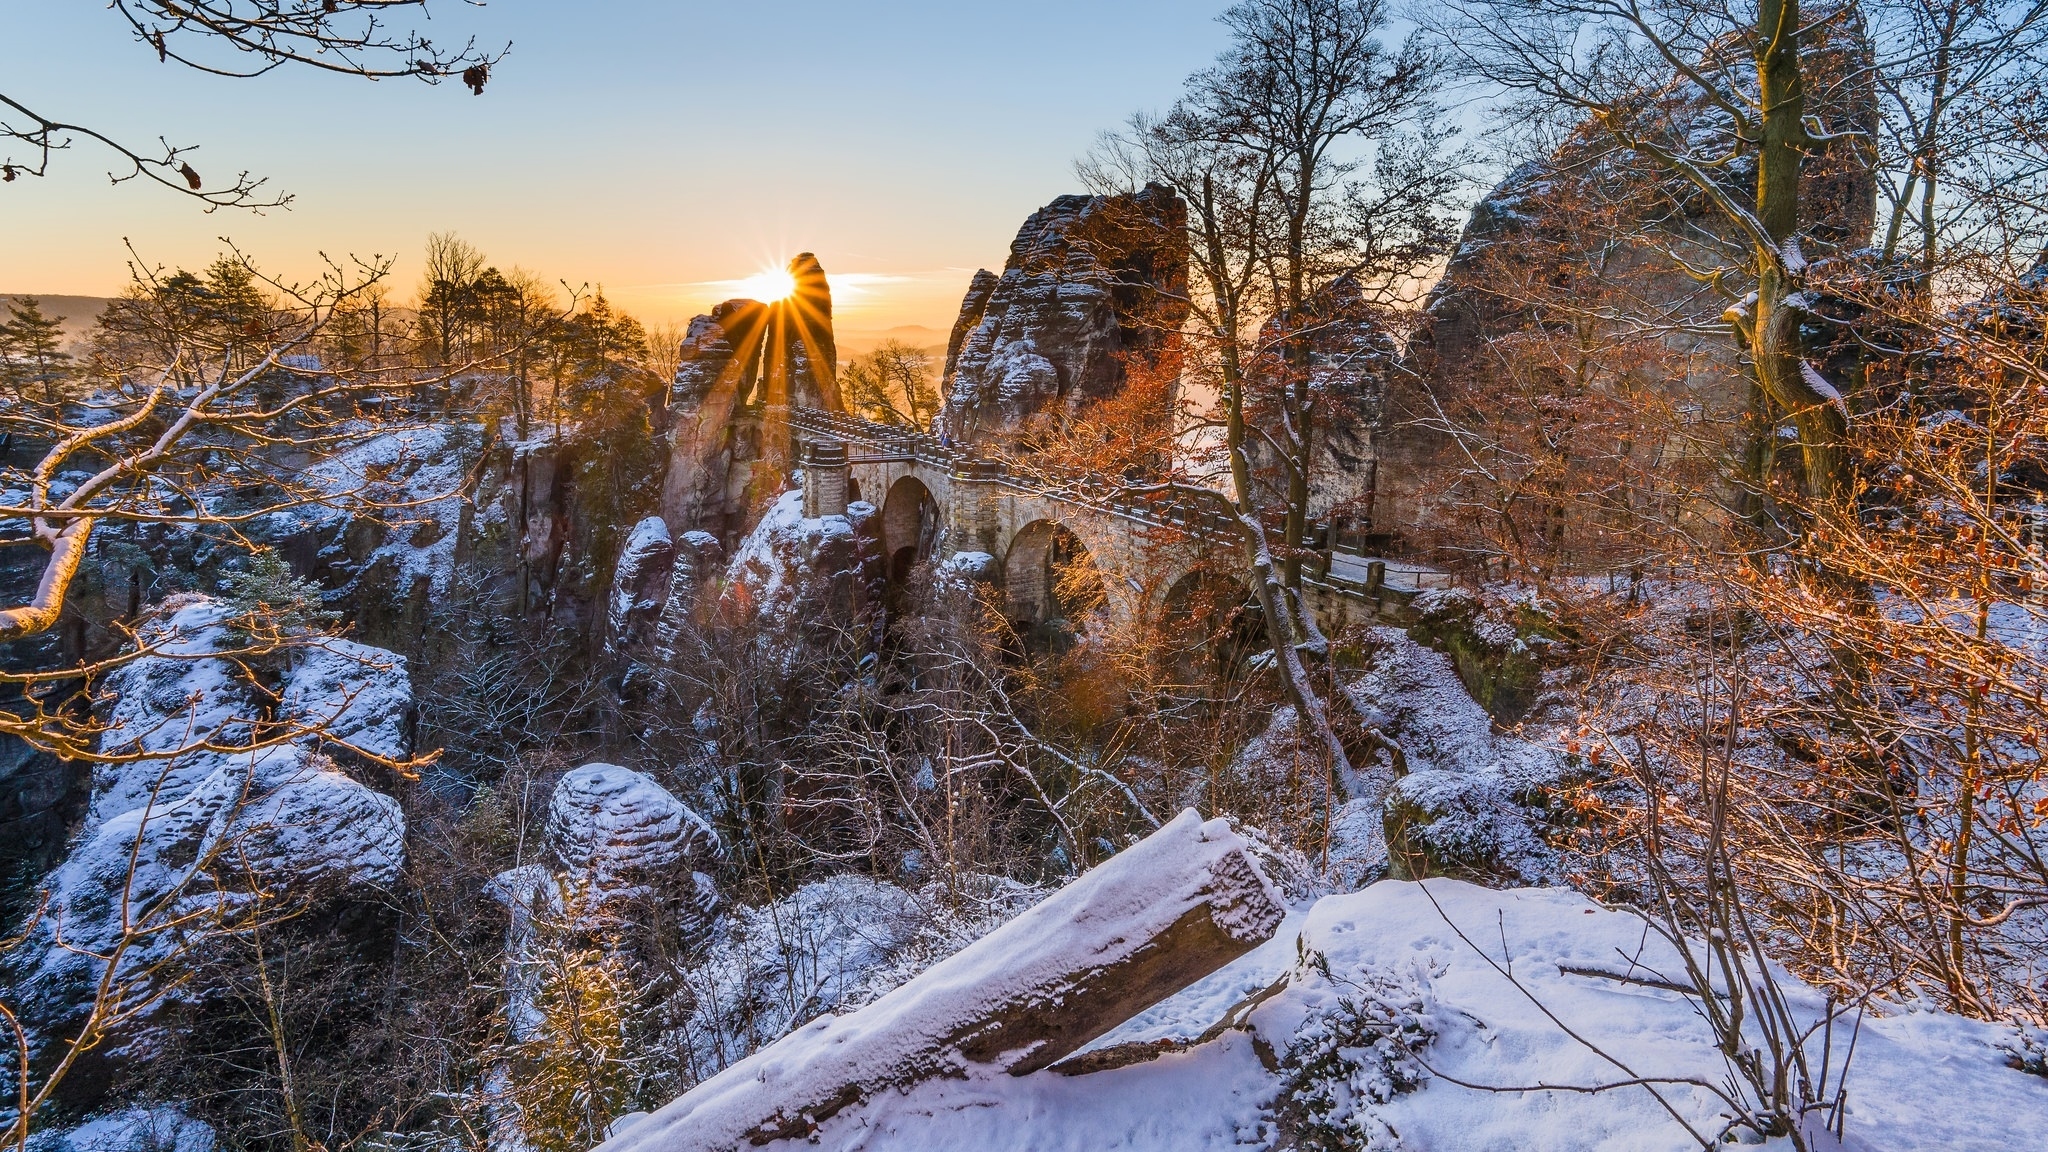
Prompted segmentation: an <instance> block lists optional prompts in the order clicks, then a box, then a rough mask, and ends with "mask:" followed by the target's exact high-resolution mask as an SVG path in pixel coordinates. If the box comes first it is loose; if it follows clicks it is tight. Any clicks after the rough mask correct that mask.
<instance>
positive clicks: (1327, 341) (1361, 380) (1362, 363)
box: [1248, 275, 1401, 523]
mask: <svg viewBox="0 0 2048 1152" xmlns="http://www.w3.org/2000/svg"><path fill="white" fill-rule="evenodd" d="M1389 319H1390V317H1389V316H1388V314H1387V311H1386V309H1385V308H1383V307H1382V306H1380V305H1377V304H1375V303H1374V302H1373V301H1372V299H1371V298H1370V297H1369V296H1368V294H1367V293H1366V291H1365V289H1364V286H1363V285H1362V284H1360V283H1359V281H1358V278H1357V277H1355V276H1349V275H1346V276H1340V277H1338V278H1337V279H1336V280H1334V281H1331V282H1330V283H1329V284H1327V285H1325V286H1324V287H1323V288H1322V289H1321V290H1320V291H1318V292H1317V293H1315V295H1313V296H1311V297H1310V298H1309V300H1308V301H1307V303H1306V306H1305V307H1304V308H1303V309H1302V317H1301V330H1302V337H1303V340H1304V341H1305V342H1306V344H1307V346H1308V362H1307V372H1308V374H1309V379H1310V382H1311V384H1312V386H1313V387H1314V388H1315V389H1316V391H1317V392H1318V393H1320V394H1321V396H1322V397H1323V400H1322V404H1321V410H1322V412H1323V416H1322V420H1321V423H1320V424H1319V425H1318V426H1317V427H1316V428H1315V430H1314V433H1313V434H1314V437H1315V470H1314V476H1315V482H1314V485H1313V487H1312V489H1311V491H1310V493H1309V514H1310V516H1312V517H1314V518H1316V519H1329V520H1332V521H1333V522H1339V523H1349V522H1352V521H1358V520H1362V519H1364V518H1365V517H1366V516H1367V515H1368V513H1369V509H1370V503H1371V498H1372V492H1373V486H1374V482H1375V475H1376V470H1377V466H1378V452H1379V446H1378V439H1379V435H1380V427H1381V423H1382V420H1383V417H1384V414H1385V411H1384V410H1385V404H1386V397H1387V390H1388V386H1389V384H1390V382H1391V380H1392V379H1393V376H1394V375H1395V373H1396V371H1397V365H1398V364H1399V363H1400V359H1401V343H1400V341H1399V340H1398V339H1396V337H1395V334H1394V329H1393V328H1392V327H1391V326H1390V324H1389ZM1281 336H1282V333H1281V329H1280V327H1279V325H1278V322H1277V321H1274V322H1269V323H1268V325H1267V328H1266V332H1265V333H1264V334H1263V336H1262V339H1261V340H1260V344H1261V346H1263V347H1265V348H1267V349H1270V350H1271V351H1269V352H1268V354H1267V355H1266V356H1263V357H1261V358H1260V360H1259V361H1258V362H1257V363H1256V364H1255V365H1254V371H1256V372H1259V373H1261V374H1265V375H1268V376H1271V377H1276V378H1279V379H1286V378H1287V374H1289V373H1291V372H1295V371H1299V369H1295V368H1293V367H1291V366H1289V365H1288V364H1287V363H1286V362H1285V359H1284V357H1283V355H1282V354H1281ZM1248 415H1249V416H1250V418H1251V419H1254V420H1261V421H1263V420H1268V419H1270V420H1273V421H1275V422H1276V423H1277V422H1278V421H1279V419H1280V417H1279V415H1278V414H1277V413H1264V412H1259V411H1256V410H1255V411H1253V412H1251V413H1249V414H1248ZM1251 443H1252V450H1253V454H1254V458H1255V460H1258V459H1260V458H1262V457H1267V456H1269V453H1268V452H1267V451H1266V447H1265V442H1264V441H1263V440H1257V439H1254V440H1253V441H1252V442H1251ZM1267 462H1268V463H1277V462H1274V461H1270V460H1268V461H1267Z"/></svg>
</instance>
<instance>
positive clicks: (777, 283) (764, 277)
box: [734, 268, 796, 304]
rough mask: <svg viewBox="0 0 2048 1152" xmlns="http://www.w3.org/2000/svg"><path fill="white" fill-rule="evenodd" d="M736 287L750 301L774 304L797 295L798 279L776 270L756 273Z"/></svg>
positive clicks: (783, 271) (782, 270) (786, 272)
mask: <svg viewBox="0 0 2048 1152" xmlns="http://www.w3.org/2000/svg"><path fill="white" fill-rule="evenodd" d="M734 287H736V288H738V289H739V294H740V295H741V296H744V297H746V298H748V299H750V300H759V301H760V302H762V303H763V304H773V303H774V302H776V301H777V300H782V299H786V298H788V297H790V296H792V295H794V294H795V293H796V277H794V276H791V275H790V274H789V272H788V271H787V270H785V269H782V268H775V269H771V270H769V271H766V272H756V273H754V274H753V275H752V276H749V277H747V278H746V279H744V280H741V281H739V282H738V283H737V284H735V285H734Z"/></svg>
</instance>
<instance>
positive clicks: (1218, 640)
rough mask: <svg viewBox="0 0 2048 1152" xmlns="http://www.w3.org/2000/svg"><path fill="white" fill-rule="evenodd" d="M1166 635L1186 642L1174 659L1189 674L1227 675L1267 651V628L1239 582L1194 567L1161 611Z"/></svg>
mask: <svg viewBox="0 0 2048 1152" xmlns="http://www.w3.org/2000/svg"><path fill="white" fill-rule="evenodd" d="M1161 615H1162V623H1163V624H1164V625H1165V630H1166V634H1167V635H1169V636H1174V637H1185V644H1184V646H1183V647H1182V648H1181V650H1180V651H1179V652H1177V653H1176V654H1175V658H1176V659H1177V661H1179V663H1180V664H1181V666H1182V667H1183V668H1184V669H1185V670H1187V671H1194V670H1197V669H1199V668H1204V667H1206V668H1207V669H1208V670H1210V671H1213V672H1216V673H1218V674H1225V675H1227V674H1229V673H1230V672H1231V671H1233V670H1234V669H1235V668H1236V667H1237V666H1239V665H1241V664H1242V662H1243V661H1244V660H1245V659H1246V658H1247V657H1249V656H1251V655H1254V654H1256V653H1258V652H1263V651H1265V649H1266V647H1267V643H1266V625H1265V621H1264V619H1263V618H1262V616H1261V614H1260V611H1259V605H1258V601H1257V599H1255V598H1254V597H1253V596H1252V591H1251V586H1250V585H1249V584H1247V583H1246V582H1245V581H1244V580H1243V578H1241V577H1239V576H1237V575H1235V574H1231V573H1226V572H1220V571H1217V570H1215V569H1213V568H1206V567H1197V568H1195V569H1193V570H1192V571H1189V572H1187V573H1185V574H1184V575H1182V576H1181V577H1180V579H1178V580H1175V581H1174V582H1173V583H1172V585H1170V586H1169V587H1168V588H1167V590H1166V596H1165V600H1164V602H1163V603H1162V605H1161Z"/></svg>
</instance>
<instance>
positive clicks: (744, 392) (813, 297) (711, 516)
mask: <svg viewBox="0 0 2048 1152" xmlns="http://www.w3.org/2000/svg"><path fill="white" fill-rule="evenodd" d="M789 274H790V278H791V279H792V280H793V281H794V282H795V290H794V291H792V292H791V293H790V295H789V296H787V297H786V298H784V299H781V300H777V301H773V302H771V303H766V304H764V303H761V302H759V301H755V300H728V301H726V302H725V303H723V304H720V305H719V306H718V307H716V308H714V309H712V310H711V312H710V314H709V315H705V316H698V317H696V318H695V319H693V320H691V321H690V327H689V331H688V335H687V336H686V337H685V339H684V341H683V346H682V363H681V366H680V367H678V368H677V370H676V378H675V383H674V387H673V388H672V389H671V391H670V394H669V448H670V456H669V468H668V477H667V480H666V483H665V485H664V488H663V491H662V499H661V515H662V519H663V520H665V521H667V523H668V526H669V529H670V531H671V532H672V533H674V534H676V535H681V534H682V533H684V532H687V531H690V530H693V529H694V530H701V531H705V532H709V533H711V534H712V535H714V536H716V537H718V538H719V540H720V542H722V543H724V544H726V545H728V546H730V545H732V544H734V543H736V542H737V540H738V539H739V537H740V535H741V534H742V533H743V532H744V531H745V530H746V528H747V526H748V520H749V518H750V515H751V514H752V513H753V512H754V510H755V509H756V508H757V507H758V506H759V504H760V503H761V502H762V501H763V500H764V499H765V498H766V496H767V494H769V493H773V492H775V491H777V490H778V489H779V488H780V487H781V482H782V480H783V479H784V478H785V474H786V471H787V469H788V467H789V466H790V465H791V463H792V451H791V444H790V443H789V440H788V432H787V429H786V428H785V427H784V426H782V425H781V424H780V423H779V422H778V421H775V420H772V419H765V420H764V419H763V416H764V409H766V410H772V409H775V408H779V407H782V406H786V405H794V406H798V407H805V408H822V409H825V410H826V411H830V412H840V411H844V410H845V405H844V403H843V402H842V400H841V398H840V395H839V386H838V382H837V377H838V365H839V360H838V347H837V343H836V341H835V339H834V337H833V333H832V287H831V284H830V283H829V282H828V280H827V279H826V276H825V270H824V268H823V267H822V266H821V265H820V264H819V263H818V258H817V257H816V256H814V255H812V254H811V253H809V252H804V253H800V254H799V255H797V256H796V257H795V258H794V259H792V260H791V261H790V262H789Z"/></svg>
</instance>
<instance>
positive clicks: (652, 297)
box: [0, 0, 1223, 329]
mask: <svg viewBox="0 0 2048 1152" xmlns="http://www.w3.org/2000/svg"><path fill="white" fill-rule="evenodd" d="M1222 6H1223V0H1031V2H1029V3H1023V2H1018V3H996V2H991V0H951V2H938V0H876V2H870V3H862V4H857V5H856V4H848V3H845V2H844V0H745V2H732V3H705V2H702V0H602V2H600V3H568V2H561V0H558V2H554V3H548V2H543V0H491V2H490V3H489V5H488V6H486V7H480V8H479V7H474V6H471V5H468V4H462V3H456V2H454V0H441V2H440V3H437V4H435V5H434V6H433V7H432V8H431V9H430V11H431V13H432V15H433V17H434V19H433V22H432V25H431V31H430V34H431V35H433V36H434V38H435V39H436V40H438V41H441V42H444V43H446V42H449V41H454V40H457V39H458V38H459V37H460V36H463V35H467V34H470V33H474V34H475V35H476V36H477V38H478V40H479V41H480V42H482V43H486V44H489V43H500V44H501V43H503V42H504V41H507V40H510V41H511V42H512V53H511V55H510V56H508V57H507V58H506V59H505V61H504V62H503V64H502V65H500V66H499V68H498V69H497V71H496V73H495V75H494V77H493V79H492V81H491V83H490V85H489V87H488V88H487V89H486V90H485V92H484V94H483V95H482V96H480V97H479V96H472V95H471V94H470V93H469V92H468V91H467V90H466V89H464V88H463V87H462V86H461V85H459V84H452V83H451V84H445V85H443V86H441V87H438V88H429V87H426V86H424V85H421V84H419V83H416V82H407V81H384V82H381V83H374V84H373V83H370V82H367V81H363V80H359V79H353V78H347V77H337V76H321V75H314V74H308V73H299V74H274V75H271V76H267V77H263V78H260V79H256V80H227V79H219V78H213V77H207V76H201V75H197V74H193V73H191V72H188V71H186V70H184V69H182V68H179V67H178V66H176V65H174V64H173V65H163V64H159V63H158V62H157V60H156V59H155V56H154V54H153V53H152V52H150V51H148V50H147V49H146V48H144V47H142V46H140V45H138V44H136V43H134V42H132V40H131V39H130V36H129V34H128V33H127V31H126V30H125V28H124V26H123V24H122V21H121V18H120V16H119V15H118V14H117V13H114V12H111V11H108V10H107V9H106V8H105V7H104V6H103V5H100V4H92V3H56V2H53V0H0V30H4V35H0V91H4V92H6V93H7V94H8V95H10V96H12V97H14V98H15V99H17V100H20V101H21V102H22V103H24V104H27V105H28V106H30V107H32V108H35V109H37V110H38V111H40V112H43V113H44V114H45V115H50V116H54V117H58V118H62V119H68V120H73V121H77V122H80V123H85V124H89V125H92V126H93V127H95V128H99V129H101V130H103V131H106V132H108V133H109V134H110V135H115V136H117V137H120V138H122V139H125V140H128V141H133V142H137V144H138V146H139V145H141V144H144V143H149V142H154V141H155V140H156V138H157V137H158V136H159V135H162V136H165V137H168V138H170V139H171V140H172V141H174V142H178V143H198V144H201V145H203V147H202V148H201V150H200V151H199V152H198V153H196V154H195V155H194V157H193V163H194V166H195V167H197V168H198V169H199V171H200V172H201V174H202V175H203V176H205V177H207V178H208V181H209V183H210V184H218V183H221V182H224V181H227V180H229V179H230V178H231V177H232V175H233V173H234V172H235V171H237V170H240V169H243V168H248V169H250V170H252V171H254V172H256V173H258V174H261V175H265V176H268V177H270V178H271V180H272V181H273V183H274V184H276V185H277V186H279V187H281V188H282V189H283V190H285V191H288V192H291V193H293V194H294V195H295V196H296V200H295V202H294V203H293V204H292V206H291V207H290V209H289V210H285V211H277V212H271V213H268V214H266V215H261V216H255V215H250V214H248V213H246V212H227V211H223V212H218V213H215V214H212V215H206V214H204V213H202V212H201V211H200V210H199V207H198V205H196V204H195V203H193V202H191V201H188V200H186V199H184V198H183V197H180V196H176V195H173V194H171V193H169V192H166V191H163V190H161V189H158V188H154V187H150V186H145V185H142V184H126V185H121V186H119V187H110V186H109V185H108V181H107V179H106V175H105V173H106V171H107V170H108V168H109V167H110V163H111V162H110V159H109V157H108V156H107V155H106V154H104V153H102V152H98V151H95V150H94V148H92V147H90V146H88V145H86V144H80V145H78V146H77V148H75V149H74V150H73V152H72V153H71V154H70V155H68V156H65V157H62V158H60V160H59V161H58V163H57V165H56V169H55V171H54V173H53V174H52V175H51V176H50V177H48V178H46V179H42V180H17V181H15V182H14V183H11V184H7V185H0V205H4V209H0V211H4V219H5V220H6V221H7V226H6V227H5V228H4V229H0V292H42V293H51V294H55V293H69V294H84V295H108V294H112V293H113V292H115V291H117V290H119V288H120V286H121V285H122V284H123V283H124V282H125V279H126V271H125V260H126V259H127V256H126V252H125V249H124V247H123V238H124V237H126V238H128V239H130V240H132V241H133V242H134V244H135V247H136V249H137V250H138V251H139V252H140V253H141V254H142V256H143V257H144V258H145V259H146V260H148V261H150V262H152V263H158V264H164V265H186V266H196V265H200V264H203V263H204V262H206V261H207V260H208V259H209V258H210V257H211V255H212V254H213V253H214V252H216V251H218V250H219V248H220V243H219V240H218V238H219V237H222V236H227V237H231V238H233V239H234V240H235V241H236V242H237V243H238V244H240V245H241V246H242V247H243V248H245V249H246V250H247V251H249V252H251V253H252V254H253V255H255V256H256V257H257V258H258V259H259V260H260V261H261V262H263V263H264V264H265V266H266V267H272V268H278V269H285V270H296V269H303V268H308V267H310V266H311V263H312V261H313V259H314V256H315V254H316V253H317V252H320V251H325V252H328V253H330V254H336V255H339V254H343V253H349V252H355V253H364V254H367V253H385V254H396V255H398V256H399V257H400V261H399V265H398V269H397V274H396V279H397V283H398V286H399V291H400V294H401V295H405V296H410V295H411V293H412V290H413V287H414V285H415V284H416V282H417V279H418V272H419V265H418V263H417V255H418V252H419V250H420V247H421V242H422V240H423V238H424V237H425V235H426V234H427V233H428V232H430V231H434V230H441V229H453V230H454V231H456V232H458V233H460V234H461V235H462V236H463V237H464V238H465V239H468V240H469V241H471V242H472V243H474V244H476V245H477V246H478V247H479V248H481V249H482V250H483V251H484V252H485V253H486V254H487V255H488V256H489V257H490V258H491V259H492V260H493V261H494V262H496V263H499V264H501V265H512V264H517V265H521V266H524V267H526V268H530V269H533V270H535V271H538V272H541V273H543V274H545V275H547V276H549V277H551V278H564V279H567V280H569V281H570V282H572V283H577V282H585V281H587V282H589V283H592V284H600V283H601V284H602V285H603V286H604V288H605V290H606V292H607V294H608V295H610V296H611V297H612V298H613V299H614V300H615V301H616V302H617V303H619V304H620V305H622V306H623V307H625V308H627V309H628V310H630V311H632V312H634V313H635V314H636V315H639V316H641V317H642V318H643V319H646V320H650V321H661V320H679V319H684V318H687V317H688V316H689V315H691V314H693V313H696V312H699V311H702V310H704V309H705V308H706V307H707V306H708V305H710V304H712V303H714V302H716V301H717V300H720V299H723V298H725V297H727V296H729V295H731V294H732V289H731V283H732V282H735V281H739V280H741V279H743V278H745V277H747V276H749V275H752V274H755V273H757V272H759V271H760V270H761V269H763V268H764V267H768V266H772V265H779V264H780V263H781V262H782V261H783V260H785V259H787V257H788V256H789V255H791V254H793V253H795V252H798V251H801V250H805V249H808V250H811V251H815V252H817V253H818V255H819V258H820V260H821V261H822V262H823V264H824V266H825V268H826V270H827V272H828V273H830V274H831V276H832V279H833V284H834V289H835V295H836V296H837V298H838V310H839V314H840V324H841V326H842V327H844V328H847V329H881V328H886V327H890V326H893V325H899V324H919V325H924V326H926V327H930V328H936V329H944V328H945V327H947V326H948V325H950V323H951V322H952V317H953V314H954V312H955V310H956V309H957V308H958V306H959V299H960V294H961V291H962V290H963V288H964V287H965V284H966V281H967V278H968V276H969V275H970V274H971V273H972V272H973V270H974V269H975V268H976V267H981V266H1000V264H1001V262H1002V260H1003V258H1004V256H1005V254H1006V252H1007V248H1008V244H1009V241H1010V238H1011V236H1012V235H1013V234H1014V233H1015V231H1016V228H1017V225H1018V224H1019V223H1020V222H1021V221H1022V219H1023V218H1024V216H1025V215H1026V214H1028V213H1029V212H1030V211H1031V210H1032V209H1034V208H1036V207H1037V206H1038V205H1040V204H1042V203H1043V202H1045V201H1046V200H1048V199H1050V198H1052V197H1053V196H1056V195H1059V194H1060V193H1063V192H1068V191H1073V190H1075V187H1076V186H1075V180H1074V177H1073V175H1072V171H1071V165H1072V161H1073V159H1074V157H1075V156H1076V155H1077V154H1079V153H1080V152H1082V151H1083V150H1085V149H1086V148H1087V147H1088V145H1089V143H1090V142H1091V140H1092V139H1093V137H1094V135H1095V133H1096V132H1097V131H1099V130H1100V129H1103V128H1106V127H1111V126H1114V125H1115V124H1117V123H1118V122H1119V121H1120V120H1122V119H1123V118H1124V117H1125V116H1126V115H1128V114H1129V113H1130V112H1132V111H1135V110H1137V109H1140V108H1155V107H1159V106H1161V105H1163V104H1165V103H1167V102H1169V101H1170V100H1171V99H1172V97H1173V95H1174V93H1175V91H1176V89H1177V88H1178V86H1179V82H1180V80H1181V78H1182V77H1183V76H1184V75H1185V74H1186V73H1187V72H1188V71H1190V70H1191V69H1194V68H1197V67H1200V66H1202V65H1203V64H1205V63H1206V62H1207V61H1208V60H1209V59H1210V58H1211V57H1212V56H1213V55H1214V54H1215V52H1216V51H1217V49H1218V48H1219V47H1220V46H1221V45H1222V42H1223V31H1222V29H1221V28H1220V27H1219V26H1217V25H1216V24H1215V22H1214V15H1215V13H1216V11H1218V10H1220V9H1221V7H1222ZM17 151H18V149H17Z"/></svg>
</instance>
